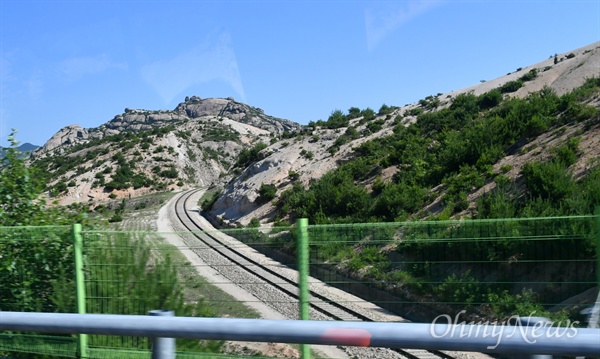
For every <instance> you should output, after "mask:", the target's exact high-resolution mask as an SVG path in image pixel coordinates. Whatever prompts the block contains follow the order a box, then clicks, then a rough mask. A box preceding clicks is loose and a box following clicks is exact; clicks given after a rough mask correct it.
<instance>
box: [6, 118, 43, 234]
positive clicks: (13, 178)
mask: <svg viewBox="0 0 600 359" xmlns="http://www.w3.org/2000/svg"><path fill="white" fill-rule="evenodd" d="M16 132H17V131H16V130H12V132H11V134H10V135H9V136H8V141H9V142H10V147H8V148H3V149H2V150H3V152H4V153H5V155H4V158H3V159H2V162H1V164H0V166H1V167H0V226H26V225H34V224H47V223H48V219H49V218H48V216H47V215H48V212H47V211H45V209H44V206H45V202H44V201H43V200H39V199H38V196H39V194H40V193H41V188H42V183H40V182H39V181H37V180H36V178H39V177H37V176H34V175H33V173H32V172H33V171H32V170H30V169H29V168H27V166H26V165H25V160H24V159H23V158H22V156H21V154H20V153H19V150H18V147H19V142H18V141H17V140H16V139H15V134H16Z"/></svg>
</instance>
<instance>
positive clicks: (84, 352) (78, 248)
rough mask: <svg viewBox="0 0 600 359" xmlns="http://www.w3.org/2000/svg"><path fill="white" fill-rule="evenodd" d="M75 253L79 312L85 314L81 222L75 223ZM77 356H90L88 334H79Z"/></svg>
mask: <svg viewBox="0 0 600 359" xmlns="http://www.w3.org/2000/svg"><path fill="white" fill-rule="evenodd" d="M73 253H74V255H75V288H76V300H77V314H85V312H86V311H85V281H84V274H83V239H82V237H81V224H80V223H75V224H73ZM77 356H78V357H79V358H87V357H88V335H87V334H78V335H77Z"/></svg>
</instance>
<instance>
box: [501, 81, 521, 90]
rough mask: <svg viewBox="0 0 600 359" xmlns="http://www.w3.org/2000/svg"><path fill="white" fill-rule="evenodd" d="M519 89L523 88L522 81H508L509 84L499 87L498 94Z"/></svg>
mask: <svg viewBox="0 0 600 359" xmlns="http://www.w3.org/2000/svg"><path fill="white" fill-rule="evenodd" d="M521 87H523V81H521V80H514V81H509V82H507V83H505V84H504V85H502V86H500V92H502V93H510V92H515V91H517V90H518V89H520V88H521Z"/></svg>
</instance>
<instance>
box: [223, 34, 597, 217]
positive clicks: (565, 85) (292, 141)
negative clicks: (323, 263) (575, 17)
mask: <svg viewBox="0 0 600 359" xmlns="http://www.w3.org/2000/svg"><path fill="white" fill-rule="evenodd" d="M599 74H600V42H598V43H594V44H591V45H589V46H585V47H583V48H580V49H577V50H573V51H571V52H568V53H564V54H557V55H556V56H552V57H550V58H549V59H547V60H544V61H541V62H539V63H537V64H534V65H531V66H528V67H524V68H521V69H517V71H515V72H512V73H509V74H507V75H506V76H502V77H500V78H498V79H494V80H490V81H486V82H482V83H480V84H478V85H475V86H472V87H469V88H466V89H462V90H458V91H453V92H450V93H447V94H438V95H436V96H428V97H427V98H425V99H422V100H420V101H419V102H418V103H416V104H410V105H407V106H403V107H394V106H386V105H383V106H382V107H381V108H380V109H379V111H378V112H375V111H373V110H371V109H364V110H359V109H356V108H351V109H349V110H348V114H344V113H341V112H339V111H338V113H335V112H334V113H332V116H331V117H330V118H329V120H328V121H326V122H321V123H311V124H309V131H310V133H305V134H303V135H298V136H296V137H294V138H288V139H282V140H280V141H278V142H276V143H274V144H272V145H270V146H269V147H268V148H266V149H264V150H263V151H262V153H261V158H262V159H261V160H259V161H256V162H254V163H253V164H251V165H250V166H249V167H248V168H246V169H245V170H244V171H243V172H242V173H241V174H240V175H239V176H238V177H237V178H235V179H234V180H233V181H232V182H231V183H230V184H229V185H228V186H227V187H226V188H225V190H224V191H223V193H222V195H221V196H220V197H219V198H218V200H217V201H216V203H215V204H214V206H213V207H212V211H211V214H212V216H214V217H216V218H217V219H218V220H219V221H220V222H222V223H228V224H230V225H239V224H241V225H246V224H248V223H249V222H250V220H252V219H253V218H258V219H260V220H261V221H262V222H263V223H266V222H271V221H273V220H275V219H278V218H281V217H286V216H287V215H289V214H290V213H289V212H287V213H286V212H285V211H283V212H282V211H280V210H279V209H278V208H277V206H276V205H277V203H279V205H280V206H281V205H285V204H282V203H281V196H282V194H283V193H284V192H285V191H286V190H290V189H292V188H293V186H294V184H295V185H296V186H302V187H304V188H307V187H308V186H309V184H310V183H313V182H314V181H316V180H317V179H320V178H322V176H323V175H324V174H325V173H327V172H330V171H333V170H335V169H337V168H339V166H340V165H341V164H343V163H347V162H358V161H360V158H361V157H362V158H364V151H363V152H357V151H356V149H357V148H359V147H360V146H361V145H363V144H365V143H369V142H375V143H376V142H377V141H384V140H385V139H389V138H390V137H391V136H392V135H393V134H394V131H396V132H397V131H398V129H397V128H396V126H397V125H399V124H400V125H402V126H405V127H408V126H410V125H412V124H415V123H416V122H417V121H419V120H421V119H423V120H422V121H426V119H425V118H426V117H427V116H428V115H429V114H434V115H432V116H433V117H435V116H438V115H437V114H439V113H441V111H443V110H444V109H449V108H451V107H452V106H453V103H454V101H455V99H457V98H459V99H461V100H462V99H464V96H466V95H471V96H472V97H473V99H475V97H480V96H482V95H484V94H486V93H492V94H494V95H496V92H498V95H499V96H501V97H500V98H499V99H498V103H494V104H493V106H491V107H495V106H497V105H499V103H500V102H503V103H509V100H510V99H511V98H519V99H524V98H526V97H528V96H530V95H531V94H533V93H536V92H539V91H542V90H543V91H551V92H552V93H553V94H555V95H557V96H562V95H564V94H566V93H569V92H570V91H572V90H574V89H576V88H578V87H580V86H582V85H583V84H584V83H585V82H586V80H587V79H589V78H593V77H596V78H597V77H598V76H599ZM494 90H495V91H494ZM594 96H595V97H594ZM585 101H586V102H587V104H588V105H590V106H594V107H598V97H597V95H592V98H588V99H586V100H585ZM484 111H489V108H487V107H485V106H483V107H482V109H481V112H482V113H483V112H484ZM474 116H479V115H474ZM567 122H568V121H567ZM483 130H484V131H485V129H483ZM546 130H548V131H547V132H546ZM556 131H559V132H560V134H558V133H557V132H556ZM542 132H543V133H540V134H539V137H537V138H515V139H514V141H513V142H511V143H509V144H506V145H505V146H504V147H503V148H501V149H500V151H502V152H503V156H501V157H499V158H498V159H497V161H495V162H494V163H492V165H493V166H492V167H491V168H489V169H488V170H489V171H492V172H494V173H500V172H506V176H508V177H510V180H511V181H514V180H517V179H518V178H520V171H521V169H522V166H523V165H524V164H525V163H527V162H531V161H533V160H538V159H545V158H548V157H549V156H550V151H549V149H550V148H552V147H556V146H558V145H560V144H562V143H564V142H565V141H567V140H568V139H569V138H571V137H572V136H573V134H577V135H578V136H580V137H579V141H580V144H579V149H580V150H581V151H582V153H581V156H580V157H579V160H578V161H577V163H575V164H573V166H572V167H573V170H574V171H575V175H576V176H579V175H580V174H582V173H583V172H585V170H586V169H589V168H590V166H591V162H590V160H591V159H594V158H597V157H598V155H599V154H598V150H599V147H598V143H597V138H599V135H600V133H599V132H598V128H597V127H589V126H587V127H586V126H584V125H583V124H581V123H577V121H574V122H572V123H568V124H565V127H564V128H561V129H558V128H557V127H554V128H548V129H544V131H542ZM428 136H429V135H428ZM436 136H437V135H436ZM536 136H537V135H536ZM440 140H441V141H445V140H447V139H446V138H441V137H440V138H433V137H430V138H429V141H430V142H429V145H428V146H429V147H425V150H427V148H433V147H435V146H437V145H439V141H440ZM473 145H475V144H473ZM520 150H523V151H522V152H519V151H520ZM392 162H394V161H392ZM401 162H402V161H395V163H389V161H388V162H387V163H377V164H375V165H374V166H375V167H374V168H370V169H368V170H369V171H373V172H372V173H370V174H369V173H365V174H364V175H360V176H357V177H356V176H355V178H354V181H355V183H357V184H359V185H360V186H362V187H364V188H365V190H366V191H367V192H370V193H372V192H371V191H372V187H373V185H374V183H375V181H379V182H380V183H381V182H383V183H390V182H393V178H394V175H396V174H397V173H398V172H400V171H401V169H402V166H405V167H406V166H410V165H411V164H407V163H404V164H402V163H401ZM460 165H461V164H457V168H456V169H458V167H460ZM508 167H510V169H508V170H507V168H508ZM501 169H502V170H501ZM480 170H481V169H480ZM480 172H481V171H480ZM487 178H488V179H487V180H486V183H485V185H481V186H477V188H474V189H472V190H471V189H470V190H469V191H467V192H468V193H467V194H466V195H468V201H469V203H470V204H469V205H468V206H467V207H468V208H471V209H472V208H473V204H474V202H475V201H476V200H477V198H479V197H481V195H483V194H484V193H487V192H488V191H490V190H491V189H492V188H494V187H495V185H496V183H495V181H494V180H493V179H492V178H489V176H488V177H487ZM442 180H443V178H439V179H438V181H437V182H435V183H433V182H432V183H428V184H427V186H425V187H428V190H427V191H428V193H427V195H426V197H427V198H426V200H425V201H424V202H423V203H422V205H423V207H424V209H423V210H419V211H420V212H421V214H420V215H419V216H430V215H439V214H440V213H441V212H442V211H443V210H444V208H445V207H446V205H445V204H444V203H443V202H444V201H443V199H444V193H445V191H446V189H447V187H448V185H447V184H446V185H444V184H443V183H442ZM396 182H397V181H396ZM266 186H271V188H275V189H276V196H275V197H274V198H265V197H264V196H262V197H261V195H260V194H261V187H262V188H263V192H264V190H265V188H266ZM461 195H462V194H461ZM270 197H273V196H272V195H271V196H270ZM462 200H464V199H462ZM445 202H448V201H445ZM415 212H417V211H415ZM451 212H452V215H454V216H456V215H459V216H462V215H470V213H468V211H467V212H465V211H464V210H463V211H462V212H461V210H457V211H451ZM457 212H458V213H457ZM291 214H292V217H293V215H294V214H293V213H291ZM296 214H298V213H296ZM471 214H472V213H471ZM397 218H399V219H401V218H402V216H401V217H397ZM404 218H405V217H404Z"/></svg>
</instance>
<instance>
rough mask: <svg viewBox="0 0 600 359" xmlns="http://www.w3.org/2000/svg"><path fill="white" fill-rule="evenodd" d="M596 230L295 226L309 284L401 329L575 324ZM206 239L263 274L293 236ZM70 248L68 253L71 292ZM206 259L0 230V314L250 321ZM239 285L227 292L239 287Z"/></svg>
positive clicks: (41, 346) (61, 344)
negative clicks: (258, 260) (336, 291)
mask: <svg viewBox="0 0 600 359" xmlns="http://www.w3.org/2000/svg"><path fill="white" fill-rule="evenodd" d="M599 221H600V219H599V217H598V216H579V217H554V218H526V219H501V220H465V221H440V222H407V223H377V224H349V225H309V226H308V227H307V235H308V239H309V256H308V266H309V271H310V275H311V276H312V277H313V279H312V280H313V281H315V280H320V281H323V282H325V283H328V284H330V285H331V286H335V287H338V288H340V289H343V290H345V291H348V292H351V293H354V294H355V295H356V296H358V297H362V298H363V299H367V300H369V301H372V302H374V303H376V304H378V305H380V306H381V307H383V308H387V309H389V310H391V311H393V312H395V313H397V314H399V315H402V316H404V317H406V318H408V319H411V320H414V321H421V322H428V321H431V320H432V319H433V318H435V317H436V316H437V315H440V314H448V315H450V316H452V317H454V315H456V314H458V313H461V311H463V310H464V312H463V313H462V314H461V316H462V318H464V319H470V320H474V319H477V320H490V319H502V318H505V317H507V316H510V315H516V314H518V315H529V314H531V312H533V311H535V312H536V313H535V315H547V316H550V317H551V318H553V319H555V320H565V319H567V318H568V319H570V320H583V319H584V318H582V317H580V315H579V311H580V310H581V309H583V308H585V307H587V306H591V305H592V304H593V302H594V300H595V298H596V295H597V286H598V282H599V279H598V275H599V274H600V273H599V272H598V268H599V265H598V262H597V261H598V255H597V251H598V250H599V248H600V246H599V243H600V231H599V230H598V228H599V226H600V225H599V223H598V222H599ZM212 234H215V235H217V236H218V237H219V238H222V239H224V241H223V242H222V243H221V244H219V245H220V246H223V247H243V246H248V247H250V248H254V249H255V250H257V251H259V252H263V253H265V254H266V255H268V256H269V257H271V258H274V259H276V260H277V262H268V261H267V265H269V266H273V267H279V266H280V265H281V264H283V265H287V266H290V267H293V268H295V267H296V266H297V264H298V260H297V248H296V234H297V232H296V230H295V228H294V227H281V228H246V229H227V230H222V231H218V232H217V231H215V232H212ZM169 237H177V238H181V241H180V242H173V243H172V244H168V243H167V242H166V241H165V239H164V238H169ZM234 238H235V239H236V240H238V241H239V242H242V243H243V244H240V243H239V242H236V241H235V240H233V239H234ZM76 239H79V240H80V241H81V244H82V246H81V247H82V248H81V255H82V256H81V259H82V263H81V266H82V273H83V277H81V278H80V281H79V282H78V281H77V280H76V279H75V278H76V276H75V272H76V271H75V268H76V259H77V256H76V254H77V249H78V246H74V244H76V243H77V240H76ZM49 249H54V250H49ZM209 250H210V249H209V248H208V246H207V245H206V244H204V243H202V242H201V241H200V240H199V239H198V238H195V237H194V236H192V235H191V234H190V233H189V232H185V233H183V232H182V233H156V232H114V231H113V232H110V231H89V230H88V231H86V230H84V231H81V232H79V231H78V230H77V226H75V227H73V228H72V227H40V228H15V227H3V228H0V256H2V257H1V258H0V264H2V266H0V310H19V311H56V312H77V311H79V312H82V311H85V312H87V313H106V314H146V313H147V312H148V311H149V310H153V309H172V310H175V311H176V314H177V315H196V316H197V315H223V316H233V317H242V316H244V317H256V316H257V314H256V313H253V312H252V311H251V310H248V311H247V312H241V311H243V310H244V309H240V308H242V306H236V304H237V303H236V301H239V300H237V299H235V298H233V297H230V296H227V295H225V294H223V293H217V291H214V290H213V287H210V286H209V284H208V283H207V281H206V280H204V279H202V278H201V277H199V276H198V275H197V273H204V274H206V273H208V271H210V270H215V269H217V270H218V269H219V267H222V266H232V264H231V263H228V262H227V261H222V262H212V263H210V262H201V263H191V262H189V261H188V259H186V257H185V256H184V255H183V254H182V251H183V252H185V251H191V252H195V253H201V252H206V251H209ZM56 253H59V254H60V255H55V254H56ZM32 259H33V263H35V265H32ZM241 278H242V279H240V280H239V281H238V282H237V283H235V284H238V285H241V286H248V285H250V286H251V285H253V283H249V282H245V281H244V279H243V277H241ZM234 282H235V280H234ZM78 283H79V285H77V284H78ZM217 284H219V283H217ZM221 284H223V283H221ZM78 289H79V291H78ZM34 293H38V294H35V295H34ZM77 293H78V294H77ZM78 299H79V300H80V302H79V304H80V306H79V307H78ZM81 300H84V301H83V302H81ZM338 301H339V300H338ZM81 303H83V304H85V305H84V306H82V305H81ZM277 305H278V304H277V303H275V304H274V306H277ZM83 307H84V308H83ZM196 344H197V343H191V342H189V341H188V342H178V346H177V348H178V349H179V350H181V351H182V353H180V355H178V357H185V356H198V355H199V354H198V351H201V350H208V349H210V344H208V346H203V347H198V346H196ZM205 344H206V343H205ZM215 345H216V344H215ZM82 347H85V348H87V351H86V350H85V348H83V351H82ZM148 348H149V343H148V340H147V339H146V338H134V337H108V336H90V337H89V338H85V337H84V338H83V339H82V338H81V337H79V338H77V337H71V336H51V337H49V336H41V335H33V334H31V335H29V334H23V333H0V354H2V353H5V352H12V353H15V352H26V353H40V354H42V353H43V354H46V355H53V356H62V357H77V356H78V355H81V356H85V355H87V356H88V357H90V358H112V357H125V356H126V357H132V358H133V357H138V356H139V357H148V356H149V352H148ZM195 351H196V352H195ZM134 353H135V354H134ZM206 357H220V355H217V354H209V355H207V356H206ZM237 357H239V356H237ZM253 357H254V356H253Z"/></svg>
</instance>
